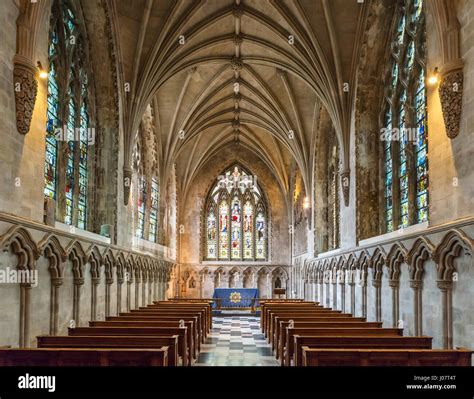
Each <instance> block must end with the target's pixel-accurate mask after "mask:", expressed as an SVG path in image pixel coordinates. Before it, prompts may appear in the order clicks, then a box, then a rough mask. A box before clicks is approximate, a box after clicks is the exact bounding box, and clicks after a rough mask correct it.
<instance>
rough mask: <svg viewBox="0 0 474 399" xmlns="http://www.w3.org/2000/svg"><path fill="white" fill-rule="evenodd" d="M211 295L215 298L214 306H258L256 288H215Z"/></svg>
mask: <svg viewBox="0 0 474 399" xmlns="http://www.w3.org/2000/svg"><path fill="white" fill-rule="evenodd" d="M212 297H213V298H215V299H217V301H216V302H217V303H214V307H220V308H251V307H255V306H258V303H257V298H258V288H216V289H214V295H213V296H212Z"/></svg>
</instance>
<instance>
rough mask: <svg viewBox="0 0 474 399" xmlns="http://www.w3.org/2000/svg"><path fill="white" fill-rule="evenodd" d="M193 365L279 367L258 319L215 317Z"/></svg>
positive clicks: (249, 317) (248, 317)
mask: <svg viewBox="0 0 474 399" xmlns="http://www.w3.org/2000/svg"><path fill="white" fill-rule="evenodd" d="M212 323H213V328H212V332H211V334H209V336H208V337H207V341H206V343H205V344H203V345H201V352H200V353H199V357H198V359H197V362H196V363H195V365H196V366H278V365H279V363H278V362H277V360H276V359H275V357H274V356H273V354H272V349H271V347H270V345H268V342H267V341H266V340H265V337H264V336H263V334H262V331H261V330H260V322H259V318H258V317H251V316H246V317H244V316H238V317H237V316H234V317H214V318H213V320H212Z"/></svg>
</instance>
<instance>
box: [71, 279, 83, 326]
mask: <svg viewBox="0 0 474 399" xmlns="http://www.w3.org/2000/svg"><path fill="white" fill-rule="evenodd" d="M82 285H84V278H75V279H74V292H73V301H72V317H73V320H74V322H75V323H76V326H79V320H80V319H79V315H80V307H81V306H80V305H81V286H82Z"/></svg>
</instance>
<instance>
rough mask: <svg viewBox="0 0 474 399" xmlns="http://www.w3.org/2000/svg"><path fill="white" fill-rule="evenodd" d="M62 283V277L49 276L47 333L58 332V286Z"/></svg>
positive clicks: (54, 333)
mask: <svg viewBox="0 0 474 399" xmlns="http://www.w3.org/2000/svg"><path fill="white" fill-rule="evenodd" d="M62 284H63V278H62V277H52V278H51V299H50V309H49V314H50V317H49V335H57V333H58V315H59V303H60V300H59V292H60V291H59V287H60V286H61V285H62Z"/></svg>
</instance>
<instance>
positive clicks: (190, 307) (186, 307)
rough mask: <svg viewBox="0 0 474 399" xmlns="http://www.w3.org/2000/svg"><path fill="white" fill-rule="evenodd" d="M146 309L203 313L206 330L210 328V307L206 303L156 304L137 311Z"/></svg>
mask: <svg viewBox="0 0 474 399" xmlns="http://www.w3.org/2000/svg"><path fill="white" fill-rule="evenodd" d="M144 309H145V310H147V309H163V310H166V309H173V310H175V311H177V312H180V311H191V312H194V311H196V312H201V311H204V320H205V321H206V328H208V329H211V328H212V306H211V305H209V304H207V303H191V304H187V303H173V302H158V303H155V304H153V305H148V306H146V307H141V308H139V309H138V310H144Z"/></svg>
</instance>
